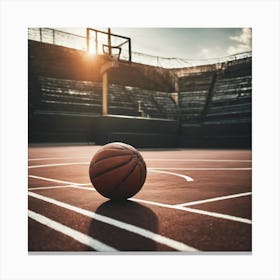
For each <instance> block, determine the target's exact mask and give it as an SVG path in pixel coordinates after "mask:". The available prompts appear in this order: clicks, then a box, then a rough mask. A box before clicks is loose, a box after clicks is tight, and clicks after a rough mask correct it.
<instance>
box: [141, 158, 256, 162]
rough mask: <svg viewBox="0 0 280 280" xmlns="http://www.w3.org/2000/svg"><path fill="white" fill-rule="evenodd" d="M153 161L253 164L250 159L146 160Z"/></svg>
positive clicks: (146, 159)
mask: <svg viewBox="0 0 280 280" xmlns="http://www.w3.org/2000/svg"><path fill="white" fill-rule="evenodd" d="M148 160H153V161H162V162H163V161H175V162H176V161H177V162H179V161H183V162H185V161H186V162H188V161H193V162H200V161H201V162H252V160H249V159H183V158H181V159H173V158H145V161H148Z"/></svg>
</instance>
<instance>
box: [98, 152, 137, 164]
mask: <svg viewBox="0 0 280 280" xmlns="http://www.w3.org/2000/svg"><path fill="white" fill-rule="evenodd" d="M129 155H130V156H132V155H131V153H129V154H128V153H127V154H121V155H110V156H106V157H103V158H100V159H99V160H96V161H95V162H94V163H93V164H96V163H98V162H100V161H102V160H104V159H108V158H112V157H123V156H129Z"/></svg>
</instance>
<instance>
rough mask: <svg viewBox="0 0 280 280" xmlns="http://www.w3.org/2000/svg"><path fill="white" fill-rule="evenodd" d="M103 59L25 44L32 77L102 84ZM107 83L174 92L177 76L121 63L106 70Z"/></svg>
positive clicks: (152, 68) (158, 69)
mask: <svg viewBox="0 0 280 280" xmlns="http://www.w3.org/2000/svg"><path fill="white" fill-rule="evenodd" d="M104 59H105V58H104V56H97V57H96V56H95V57H94V56H90V55H89V54H88V53H87V52H85V51H79V50H75V49H70V48H66V47H61V46H57V45H52V44H46V43H41V42H37V41H31V40H29V41H28V67H29V72H30V73H33V74H34V75H42V76H47V77H54V78H62V79H71V80H80V81H95V82H96V81H101V80H102V77H101V74H100V70H101V66H102V64H103V63H104ZM109 82H110V83H114V84H121V85H128V86H135V87H140V88H143V89H149V90H157V91H165V92H174V91H175V82H176V76H175V75H174V73H173V72H172V71H169V70H168V69H164V68H160V67H154V66H149V65H143V64H139V63H133V62H125V61H123V62H121V63H120V67H119V68H116V69H111V70H109Z"/></svg>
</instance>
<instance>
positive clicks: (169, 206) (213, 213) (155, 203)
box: [29, 175, 252, 224]
mask: <svg viewBox="0 0 280 280" xmlns="http://www.w3.org/2000/svg"><path fill="white" fill-rule="evenodd" d="M29 176H33V175H29ZM40 179H42V180H47V181H53V182H57V181H59V182H61V181H60V180H54V179H49V178H44V177H40ZM64 182H65V181H64ZM68 184H70V185H71V187H72V188H77V189H84V190H90V191H96V190H95V188H93V187H90V188H86V187H82V184H75V183H73V182H68ZM83 185H89V184H83ZM130 200H132V201H135V202H142V203H146V204H150V205H155V206H159V207H165V208H171V209H176V210H182V211H187V212H196V213H198V214H201V215H206V216H212V217H218V218H221V219H225V220H232V221H238V222H241V223H246V224H251V223H252V221H251V220H248V219H244V218H239V217H235V216H231V215H225V214H220V213H216V212H209V211H203V210H197V209H193V208H187V207H183V206H176V205H170V204H165V203H160V202H154V201H148V200H142V199H136V198H130ZM198 211H199V212H198Z"/></svg>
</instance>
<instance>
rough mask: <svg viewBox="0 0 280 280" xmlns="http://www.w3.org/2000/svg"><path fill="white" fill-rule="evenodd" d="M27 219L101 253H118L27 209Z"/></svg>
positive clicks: (103, 244)
mask: <svg viewBox="0 0 280 280" xmlns="http://www.w3.org/2000/svg"><path fill="white" fill-rule="evenodd" d="M28 217H29V218H31V219H33V220H34V221H36V222H38V223H40V224H42V225H44V226H47V227H48V228H51V229H53V230H55V231H57V232H60V233H62V234H64V235H66V236H68V237H71V238H72V239H74V240H76V241H78V242H79V243H82V244H84V245H86V246H88V247H90V248H92V249H94V250H96V251H101V252H116V251H118V250H117V249H115V248H113V247H111V246H109V245H107V244H105V243H103V242H101V241H99V240H97V239H95V238H92V237H91V236H89V235H86V234H84V233H82V232H80V231H78V230H75V229H73V228H71V227H68V226H66V225H64V224H61V223H59V222H57V221H54V220H52V219H50V218H48V217H46V216H44V215H42V214H39V213H37V212H35V211H32V210H30V209H28Z"/></svg>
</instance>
